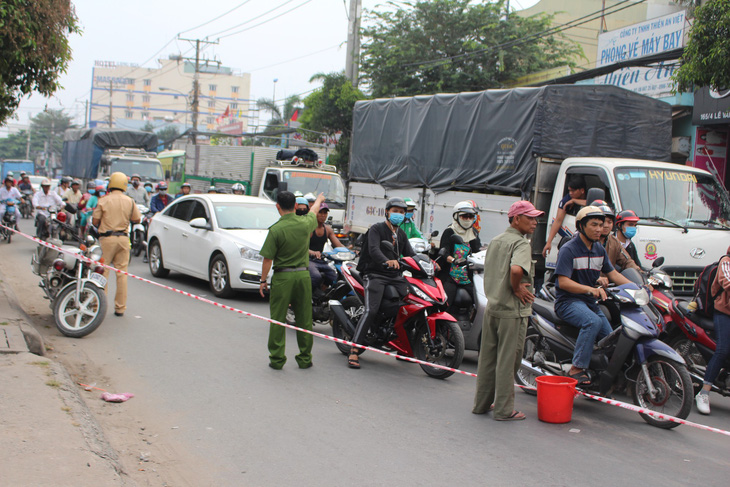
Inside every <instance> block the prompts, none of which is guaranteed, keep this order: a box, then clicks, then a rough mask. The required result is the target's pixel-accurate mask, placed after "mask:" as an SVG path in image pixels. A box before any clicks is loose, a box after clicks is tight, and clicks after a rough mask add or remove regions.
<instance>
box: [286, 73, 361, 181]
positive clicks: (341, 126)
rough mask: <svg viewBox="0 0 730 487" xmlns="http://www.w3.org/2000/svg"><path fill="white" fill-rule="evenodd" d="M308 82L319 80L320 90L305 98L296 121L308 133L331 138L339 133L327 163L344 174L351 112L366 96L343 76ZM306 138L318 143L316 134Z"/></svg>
mask: <svg viewBox="0 0 730 487" xmlns="http://www.w3.org/2000/svg"><path fill="white" fill-rule="evenodd" d="M310 81H321V82H322V87H321V88H318V89H316V90H314V92H312V93H311V94H310V95H309V96H307V97H306V98H305V99H304V106H305V110H304V112H303V113H302V116H301V117H300V118H299V121H300V122H301V123H302V127H303V128H304V129H307V130H313V131H315V132H320V133H324V134H327V135H334V134H336V133H337V132H341V134H342V135H340V139H339V142H338V143H337V146H336V148H335V152H334V154H333V155H332V156H331V157H330V163H331V164H334V165H335V166H337V168H338V169H340V172H341V173H343V174H345V175H346V174H347V170H348V166H349V159H350V137H351V135H352V109H353V107H354V106H355V102H356V101H358V100H362V99H364V98H365V95H364V94H363V93H362V92H361V91H360V90H358V89H357V88H354V87H353V86H352V83H350V81H349V80H348V79H347V77H346V76H345V74H344V73H342V72H340V73H330V74H321V73H320V74H316V75H314V76H313V77H312V78H311V79H310ZM308 138H310V139H313V140H314V141H316V140H317V136H316V135H308Z"/></svg>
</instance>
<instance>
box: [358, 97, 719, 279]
mask: <svg viewBox="0 0 730 487" xmlns="http://www.w3.org/2000/svg"><path fill="white" fill-rule="evenodd" d="M353 121H354V123H353V138H352V152H351V158H350V178H351V180H350V183H349V187H348V204H347V215H346V226H345V228H346V230H349V231H351V232H353V233H363V232H364V231H366V230H367V228H369V226H370V225H372V224H373V223H375V222H378V221H381V220H382V218H383V215H384V213H385V209H384V205H385V201H386V200H387V198H389V197H392V196H401V197H410V198H412V199H414V200H415V201H417V202H418V204H419V212H417V213H416V217H415V218H416V223H417V224H419V226H420V229H421V230H422V232H423V233H424V234H429V233H431V232H432V231H434V230H438V231H439V232H443V230H444V229H445V228H446V227H447V226H449V225H450V224H451V222H452V207H453V205H454V204H455V203H456V202H458V201H462V200H473V201H474V202H475V203H476V204H477V205H478V207H479V208H480V210H481V211H480V226H481V232H480V237H481V239H482V242H484V243H488V242H489V241H490V240H491V239H492V238H493V237H494V236H496V235H498V234H499V233H501V232H502V231H504V229H505V228H506V226H507V224H508V223H507V209H508V208H509V206H510V205H511V204H512V203H513V202H514V201H517V200H518V199H521V198H523V199H529V200H530V201H532V202H533V203H534V204H535V206H536V207H537V208H538V209H541V210H543V211H545V216H544V217H542V218H540V219H539V220H538V229H537V230H536V232H535V234H534V235H533V237H532V239H531V241H532V248H533V258H534V259H535V260H536V262H537V268H538V270H547V269H550V268H552V267H554V266H555V260H556V256H557V243H558V240H559V238H560V237H556V240H555V241H554V242H553V246H552V247H553V251H552V252H551V253H550V254H549V255H548V258H547V259H543V257H542V249H543V247H544V245H545V239H546V238H547V236H548V232H549V229H550V226H551V224H552V221H553V217H554V216H555V215H556V213H557V208H558V203H559V202H560V200H561V199H562V198H563V196H564V195H565V194H567V180H568V178H569V177H570V176H572V175H581V176H583V177H584V179H585V180H586V182H587V187H588V188H600V189H602V190H603V191H604V193H605V198H604V199H606V200H607V201H608V202H609V203H610V204H611V205H612V206H613V207H614V208H615V209H616V210H617V211H621V210H624V209H631V210H634V211H636V213H637V214H638V215H639V216H640V217H641V221H640V222H639V225H638V230H637V235H636V237H634V239H633V241H634V242H635V245H636V247H637V251H638V252H639V255H640V260H641V262H640V265H642V266H645V267H649V266H650V265H651V263H652V261H653V260H655V259H656V258H657V257H658V256H664V258H665V265H664V266H663V269H665V270H666V271H667V272H668V273H669V274H670V276H672V278H673V279H674V284H675V285H674V289H675V292H677V293H678V294H687V293H689V292H691V289H692V286H693V285H694V281H695V280H696V277H697V274H698V273H699V272H700V271H701V270H702V268H703V267H704V266H706V265H707V264H709V263H711V262H713V261H715V260H717V259H718V258H719V257H720V256H721V255H723V254H724V253H725V252H726V250H727V246H728V237H730V228H729V227H728V226H727V223H728V222H729V221H730V198H728V194H727V191H725V189H724V187H723V186H722V185H721V184H719V183H718V181H717V179H716V178H715V177H713V176H712V175H711V174H710V173H708V172H706V171H703V170H699V169H694V168H691V167H687V166H683V165H678V164H672V163H668V162H657V161H668V160H670V148H671V124H672V118H671V107H670V106H669V105H668V104H666V103H664V102H660V101H657V100H653V99H651V98H648V97H645V96H642V95H637V94H634V93H632V92H628V91H626V90H623V89H620V88H616V87H612V86H586V85H583V86H574V85H571V86H551V87H544V88H521V89H515V90H489V91H485V92H480V93H462V94H458V95H456V94H455V95H435V96H429V97H425V96H423V97H413V98H395V99H388V100H369V101H363V102H358V103H357V104H356V106H355V110H354V117H353ZM376 135H377V138H375V136H376ZM647 159H651V160H647ZM574 229H575V219H574V217H571V216H567V217H566V218H565V220H564V221H563V224H562V230H563V231H564V233H572V232H574ZM538 276H539V274H538Z"/></svg>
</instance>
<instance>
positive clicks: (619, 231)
mask: <svg viewBox="0 0 730 487" xmlns="http://www.w3.org/2000/svg"><path fill="white" fill-rule="evenodd" d="M638 221H639V217H638V216H636V212H634V211H633V210H624V211H622V212H621V213H619V214H618V215H616V238H618V240H619V242H621V245H622V246H623V248H624V249H626V253H627V254H629V257H631V258H632V259H633V261H634V262H636V264H637V265H639V266H641V261H640V260H639V254H638V252H636V246H635V245H634V242H632V241H631V239H632V238H634V236H635V235H636V223H637V222H638Z"/></svg>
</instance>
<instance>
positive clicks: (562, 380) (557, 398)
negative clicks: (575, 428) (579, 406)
mask: <svg viewBox="0 0 730 487" xmlns="http://www.w3.org/2000/svg"><path fill="white" fill-rule="evenodd" d="M535 380H536V381H537V419H539V420H540V421H545V422H546V423H556V424H560V423H569V422H570V419H571V418H572V416H573V399H574V398H575V386H576V384H578V381H577V380H575V379H573V378H571V377H562V376H559V375H543V376H540V377H537V378H536V379H535Z"/></svg>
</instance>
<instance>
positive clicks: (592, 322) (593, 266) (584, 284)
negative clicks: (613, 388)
mask: <svg viewBox="0 0 730 487" xmlns="http://www.w3.org/2000/svg"><path fill="white" fill-rule="evenodd" d="M605 219H606V217H605V214H604V213H603V211H602V210H601V209H600V208H597V207H595V206H586V207H584V208H582V209H581V210H580V211H579V212H578V215H576V217H575V226H576V229H577V230H578V238H573V239H571V240H570V241H569V242H568V243H566V244H565V245H563V247H562V248H561V249H560V252H559V253H558V261H557V264H556V268H555V274H556V275H557V276H558V285H557V288H556V289H557V299H556V301H555V312H556V314H557V315H558V317H559V318H560V319H562V320H564V321H565V322H567V323H568V324H570V325H572V326H575V327H576V328H579V329H580V333H579V334H578V339H577V340H576V342H575V351H574V353H573V361H572V367H571V368H570V372H568V375H569V376H570V377H573V378H574V379H576V380H578V385H583V386H584V385H588V384H590V383H591V379H590V377H589V376H588V374H587V373H586V372H585V369H586V368H587V367H588V365H589V364H590V360H591V354H592V352H593V344H594V343H595V342H596V339H599V340H600V339H601V338H603V337H605V336H607V335H609V334H610V333H611V331H612V328H611V324H610V323H609V322H608V319H607V318H606V316H605V315H604V314H603V312H602V311H601V310H600V308H599V307H598V301H599V300H605V299H606V298H607V295H606V291H605V290H604V289H603V288H602V287H596V281H597V280H598V278H599V277H600V275H601V272H603V273H604V274H606V276H608V279H609V280H610V281H611V282H613V283H616V284H628V283H629V282H630V281H629V280H628V279H626V278H625V277H624V276H622V275H621V274H619V273H618V272H617V271H616V269H614V268H613V265H611V262H610V261H609V260H608V258H607V256H606V250H605V249H604V248H603V246H602V245H601V244H600V243H599V239H600V237H601V232H602V230H603V223H604V221H605Z"/></svg>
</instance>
